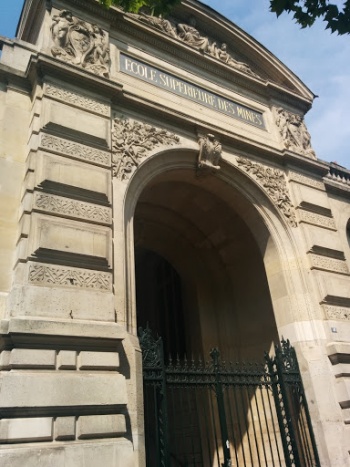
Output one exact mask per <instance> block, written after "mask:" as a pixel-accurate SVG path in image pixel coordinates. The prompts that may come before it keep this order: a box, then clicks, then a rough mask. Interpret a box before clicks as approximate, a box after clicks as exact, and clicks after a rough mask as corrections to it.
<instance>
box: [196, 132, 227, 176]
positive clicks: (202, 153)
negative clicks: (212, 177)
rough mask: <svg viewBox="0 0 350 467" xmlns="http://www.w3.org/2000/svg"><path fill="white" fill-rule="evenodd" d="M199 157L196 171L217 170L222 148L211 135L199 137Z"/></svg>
mask: <svg viewBox="0 0 350 467" xmlns="http://www.w3.org/2000/svg"><path fill="white" fill-rule="evenodd" d="M198 144H199V155H198V169H202V170H203V169H209V170H214V171H215V170H219V169H220V165H219V162H220V159H221V151H222V146H221V144H220V142H219V140H218V139H217V138H216V137H215V136H214V135H212V134H210V133H208V134H207V135H204V136H200V137H199V139H198Z"/></svg>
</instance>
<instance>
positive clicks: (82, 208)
mask: <svg viewBox="0 0 350 467" xmlns="http://www.w3.org/2000/svg"><path fill="white" fill-rule="evenodd" d="M34 209H37V210H40V211H44V212H49V213H52V214H61V215H64V216H68V217H73V218H79V219H84V220H89V221H93V222H98V223H102V224H108V225H110V224H111V223H112V212H111V209H110V208H108V207H105V206H99V205H96V204H92V203H86V202H83V201H78V200H73V199H70V198H65V197H63V196H55V195H52V194H47V193H42V192H37V191H36V192H35V193H34Z"/></svg>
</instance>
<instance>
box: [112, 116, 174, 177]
mask: <svg viewBox="0 0 350 467" xmlns="http://www.w3.org/2000/svg"><path fill="white" fill-rule="evenodd" d="M179 141H180V140H179V137H178V136H176V135H175V134H174V133H170V132H169V131H167V130H164V129H158V128H155V127H154V126H152V125H149V124H147V123H142V122H137V121H135V120H131V119H119V118H115V119H114V122H113V129H112V151H113V153H112V169H113V176H115V177H117V178H118V179H119V180H127V179H128V178H129V177H130V175H131V173H132V172H133V170H134V169H135V168H136V167H138V165H139V164H140V162H141V160H142V159H143V158H144V157H146V156H147V154H148V153H149V152H150V151H151V150H152V149H153V148H155V147H158V146H169V145H173V144H177V143H179Z"/></svg>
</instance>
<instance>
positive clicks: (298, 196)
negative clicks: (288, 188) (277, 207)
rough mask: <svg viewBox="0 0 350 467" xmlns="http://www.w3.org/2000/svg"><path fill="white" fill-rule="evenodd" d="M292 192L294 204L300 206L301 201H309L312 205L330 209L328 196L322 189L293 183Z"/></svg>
mask: <svg viewBox="0 0 350 467" xmlns="http://www.w3.org/2000/svg"><path fill="white" fill-rule="evenodd" d="M293 192H294V198H295V201H296V203H295V204H296V206H300V205H302V204H303V203H309V204H312V205H314V206H319V207H321V208H325V209H330V205H329V201H328V196H327V193H326V192H324V191H320V190H317V189H314V188H312V187H308V186H305V185H294V184H293Z"/></svg>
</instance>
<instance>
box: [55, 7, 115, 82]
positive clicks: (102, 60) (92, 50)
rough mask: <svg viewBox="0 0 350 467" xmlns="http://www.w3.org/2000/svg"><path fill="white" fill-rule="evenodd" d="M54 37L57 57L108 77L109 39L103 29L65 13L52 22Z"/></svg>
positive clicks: (68, 12)
mask: <svg viewBox="0 0 350 467" xmlns="http://www.w3.org/2000/svg"><path fill="white" fill-rule="evenodd" d="M51 36H52V41H53V44H54V45H53V46H52V47H51V53H52V55H53V56H54V57H57V58H59V59H61V60H63V61H65V62H68V63H72V64H74V65H78V66H81V67H83V68H85V69H86V70H89V71H91V72H92V73H95V74H97V75H101V76H108V72H109V47H108V41H107V35H106V34H105V33H104V32H103V30H102V29H101V28H100V27H99V26H97V25H95V24H94V25H91V24H89V23H86V22H85V21H82V20H79V19H77V18H74V17H73V15H72V13H71V12H70V11H68V10H62V11H61V12H60V13H59V14H58V15H55V16H53V18H52V24H51Z"/></svg>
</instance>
